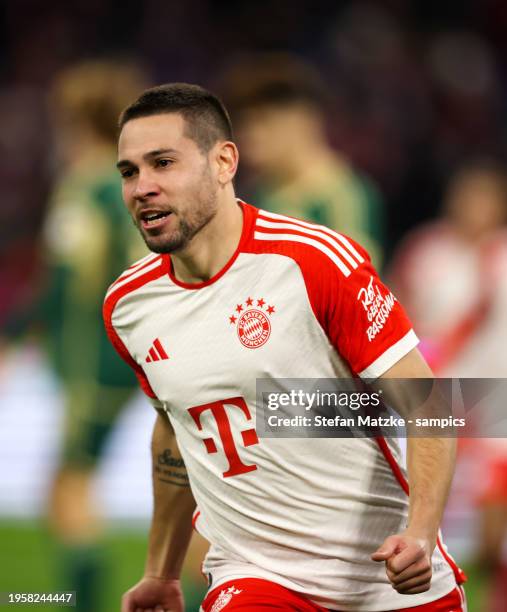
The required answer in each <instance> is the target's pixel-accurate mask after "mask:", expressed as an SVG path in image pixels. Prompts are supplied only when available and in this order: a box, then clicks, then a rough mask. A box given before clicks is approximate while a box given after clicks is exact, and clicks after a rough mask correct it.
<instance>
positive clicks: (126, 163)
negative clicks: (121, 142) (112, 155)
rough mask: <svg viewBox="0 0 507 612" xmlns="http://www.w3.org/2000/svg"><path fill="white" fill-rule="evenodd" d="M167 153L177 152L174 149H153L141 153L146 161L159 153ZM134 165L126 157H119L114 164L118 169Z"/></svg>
mask: <svg viewBox="0 0 507 612" xmlns="http://www.w3.org/2000/svg"><path fill="white" fill-rule="evenodd" d="M167 153H169V154H173V153H177V151H176V149H154V150H153V151H148V153H145V154H144V155H143V159H144V160H146V161H148V160H150V159H153V158H154V157H158V156H159V155H166V154H167ZM134 165H135V164H133V163H132V162H131V161H129V160H128V159H120V161H119V162H118V163H117V164H116V167H117V168H118V169H120V168H125V167H126V166H134Z"/></svg>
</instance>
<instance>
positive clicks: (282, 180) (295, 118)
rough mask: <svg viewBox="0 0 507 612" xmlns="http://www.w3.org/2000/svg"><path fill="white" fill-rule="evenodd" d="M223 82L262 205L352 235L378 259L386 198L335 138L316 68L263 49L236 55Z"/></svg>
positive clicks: (253, 187)
mask: <svg viewBox="0 0 507 612" xmlns="http://www.w3.org/2000/svg"><path fill="white" fill-rule="evenodd" d="M221 88H222V89H223V98H224V99H225V100H226V102H227V106H228V107H229V109H230V111H231V114H232V116H233V118H234V126H235V133H236V137H237V141H238V143H239V146H240V148H241V157H242V163H243V167H246V168H247V169H248V171H249V172H248V174H249V176H250V178H251V180H250V181H248V182H247V184H245V187H246V188H247V189H249V187H251V189H249V190H250V191H251V193H252V196H253V197H254V199H255V202H256V204H257V205H259V206H260V207H261V208H265V209H266V210H269V211H271V212H275V213H279V214H284V215H290V216H291V217H299V218H301V219H304V220H307V221H313V222H316V223H319V224H323V225H326V226H327V227H330V228H332V229H334V230H336V231H339V232H342V233H344V234H347V235H348V236H351V237H352V238H354V240H357V241H358V242H359V243H360V244H361V245H362V246H364V247H365V248H366V249H367V250H368V253H369V255H370V257H372V259H373V261H375V262H376V263H377V265H378V264H379V263H380V261H381V259H382V246H383V245H382V242H383V238H384V236H383V229H384V228H383V225H384V219H383V216H384V209H383V205H382V202H381V200H380V198H379V195H378V193H377V191H376V189H375V187H374V185H373V184H372V182H371V181H370V180H367V179H366V177H364V176H362V175H361V174H360V173H358V172H357V171H356V169H354V168H353V167H352V166H351V165H350V163H349V161H348V160H347V159H346V157H345V156H344V155H343V154H342V153H341V152H336V151H335V150H334V149H333V148H332V147H331V145H330V144H329V140H328V137H327V133H326V132H327V121H326V113H325V110H326V107H327V106H329V104H327V99H326V98H327V95H326V94H327V91H328V89H326V87H325V84H324V83H323V82H322V80H321V77H320V75H319V74H318V73H317V72H316V71H315V70H314V69H313V67H312V66H310V65H309V64H307V63H306V62H304V61H302V60H300V59H299V58H297V57H295V56H291V55H289V54H279V53H269V54H261V55H257V56H253V57H251V58H247V59H245V60H243V61H238V62H235V64H234V67H233V69H231V70H230V71H229V72H228V73H227V74H226V75H225V76H224V78H223V79H222V84H221ZM325 92H326V93H325ZM334 115H336V110H334ZM309 159H311V160H312V163H311V164H309V163H308V160H309Z"/></svg>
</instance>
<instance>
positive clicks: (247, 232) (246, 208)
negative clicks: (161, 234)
mask: <svg viewBox="0 0 507 612" xmlns="http://www.w3.org/2000/svg"><path fill="white" fill-rule="evenodd" d="M238 204H239V205H240V206H241V209H242V211H243V229H242V231H241V238H240V239H239V243H238V246H237V247H236V250H235V251H234V253H233V254H232V256H231V258H230V259H229V261H228V262H227V263H226V264H225V266H224V267H223V268H222V269H221V270H219V271H218V272H217V273H216V274H215V275H214V276H212V277H211V278H210V279H208V280H207V281H203V282H201V283H184V282H183V281H180V280H178V279H177V278H176V276H175V275H174V270H173V265H172V262H171V256H170V255H169V254H165V255H163V256H162V257H163V259H164V263H163V264H162V265H163V266H165V269H166V271H167V274H168V275H169V278H170V279H171V280H172V282H173V283H174V284H175V285H178V287H182V288H183V289H203V288H204V287H208V286H209V285H212V284H213V283H216V282H217V280H219V279H220V278H221V277H222V276H223V275H224V274H225V273H226V272H227V270H229V268H230V267H231V266H232V264H233V263H234V262H235V261H236V259H237V257H238V255H239V254H240V253H241V251H242V250H243V249H244V246H245V244H246V243H247V242H248V240H249V239H250V237H251V234H252V230H253V226H254V223H255V217H256V215H257V208H254V207H253V206H250V204H246V203H245V202H242V201H241V200H238Z"/></svg>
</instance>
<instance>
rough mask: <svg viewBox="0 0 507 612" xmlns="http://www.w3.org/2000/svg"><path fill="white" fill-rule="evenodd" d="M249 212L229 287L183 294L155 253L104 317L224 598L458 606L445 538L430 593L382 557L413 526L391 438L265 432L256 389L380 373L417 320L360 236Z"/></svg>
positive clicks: (196, 287)
mask: <svg viewBox="0 0 507 612" xmlns="http://www.w3.org/2000/svg"><path fill="white" fill-rule="evenodd" d="M241 206H242V210H243V215H244V222H243V232H242V236H241V239H240V243H239V245H238V248H237V250H236V252H235V253H234V255H233V256H232V258H231V259H230V261H229V262H228V263H227V265H226V266H225V267H224V268H223V269H222V270H221V271H220V272H219V273H218V274H217V275H216V276H214V277H213V278H211V279H210V280H209V281H207V282H203V283H199V284H186V283H182V282H180V281H178V280H177V279H176V278H175V276H174V273H173V271H172V266H171V258H170V256H169V255H150V256H148V257H147V258H145V259H143V260H141V261H140V262H139V263H138V264H136V265H134V266H132V267H131V268H130V269H129V270H127V271H126V272H125V273H124V274H123V275H122V276H121V277H120V278H119V279H118V280H117V281H116V282H115V283H114V284H113V285H112V286H111V288H110V290H109V292H108V294H107V296H106V301H105V306H104V315H105V321H106V327H107V330H108V333H109V336H110V338H111V340H112V342H113V344H114V345H115V346H116V348H117V349H118V351H119V353H120V354H121V355H122V357H123V358H124V359H125V360H126V361H127V362H128V363H130V365H131V366H132V367H133V368H134V370H135V372H136V373H137V376H138V378H139V380H140V383H141V386H142V388H143V390H144V391H145V392H146V394H147V395H148V396H149V397H150V398H151V399H152V401H153V402H154V403H155V405H157V406H159V407H163V409H164V410H165V411H166V412H167V414H168V416H169V419H170V421H171V423H172V425H173V427H174V430H175V433H176V437H177V440H178V444H179V447H180V450H181V453H182V456H183V458H184V461H185V464H186V468H187V471H188V476H189V480H190V484H191V488H192V492H193V495H194V497H195V500H196V502H197V505H198V511H197V512H196V514H195V519H196V520H195V523H196V528H197V529H198V530H199V531H200V532H201V533H202V534H203V535H204V536H205V537H206V538H207V539H208V540H209V541H210V543H211V547H210V551H209V553H208V555H207V557H206V560H205V563H204V571H205V572H206V574H208V575H209V576H210V580H211V587H212V588H215V587H217V586H219V585H220V584H221V583H223V582H225V581H227V580H231V579H236V578H241V577H258V578H264V579H267V580H271V581H273V582H276V583H279V584H281V585H283V586H285V587H287V588H289V589H292V590H294V591H297V592H299V593H302V594H304V595H306V596H307V597H308V598H310V599H311V600H312V601H314V602H315V603H318V604H320V605H322V606H324V607H327V608H331V609H339V610H343V611H352V610H354V611H363V610H364V611H376V610H391V609H397V608H402V607H407V606H415V605H419V604H422V603H426V602H428V601H432V600H435V599H438V598H440V597H442V596H444V595H446V594H447V593H449V592H450V591H452V589H453V588H454V587H455V586H456V581H462V573H461V571H460V570H459V569H458V568H457V567H456V565H455V564H454V562H453V561H452V559H451V558H450V556H449V555H448V553H447V552H446V550H445V548H444V546H443V544H442V543H441V542H440V541H439V544H438V546H437V548H436V550H435V553H434V555H433V571H434V576H433V582H432V588H431V590H430V591H429V592H427V593H422V594H419V595H412V596H406V595H399V594H398V593H397V592H396V591H394V590H393V588H392V587H391V586H390V584H389V582H388V580H387V577H386V574H385V565H384V564H383V563H380V564H379V563H375V562H373V561H371V560H370V555H371V553H372V552H374V551H375V550H376V549H377V548H378V546H379V545H380V544H381V543H382V542H383V541H384V539H385V538H386V537H387V536H389V535H392V534H395V533H398V532H400V531H402V530H403V529H404V528H405V526H406V521H407V509H408V498H407V492H408V487H407V483H406V476H405V472H404V469H403V468H402V467H400V466H399V465H400V459H401V457H400V451H399V448H398V446H397V444H396V443H395V442H394V441H393V440H389V441H387V440H385V439H372V438H340V439H336V438H332V439H330V438H325V439H322V438H321V439H315V438H300V439H287V438H285V439H284V438H259V437H258V435H257V433H256V429H255V423H256V420H255V419H256V380H257V379H261V378H276V379H284V378H343V377H351V376H354V375H360V376H362V377H367V378H376V377H378V376H381V375H382V374H383V373H384V372H385V371H386V370H388V369H389V368H390V367H391V366H392V365H394V364H395V363H396V362H397V361H398V360H399V359H400V358H401V357H403V356H404V355H405V354H406V353H408V352H409V351H410V350H411V349H412V348H414V347H415V346H416V344H417V338H416V336H415V334H414V332H413V331H412V329H411V325H410V322H409V321H408V319H407V317H406V315H405V314H404V312H403V310H402V308H401V306H400V305H399V303H398V302H397V301H396V299H395V298H394V296H392V294H391V293H390V291H389V290H388V289H387V288H386V287H385V286H384V285H383V284H382V283H381V281H380V280H379V279H378V277H377V275H376V273H375V270H374V269H373V267H372V265H371V263H370V260H369V257H368V255H367V254H366V252H365V251H364V250H363V249H362V248H361V247H360V246H358V245H357V244H356V243H354V242H353V241H352V240H350V239H349V238H346V237H344V236H342V235H340V234H337V233H336V232H333V231H332V230H329V229H327V228H324V227H323V226H318V225H314V224H310V223H306V222H303V221H299V220H296V219H292V218H289V217H284V216H280V215H275V214H272V213H268V212H265V211H262V210H258V209H256V208H254V207H252V206H249V205H247V204H244V203H241ZM288 391H290V389H288Z"/></svg>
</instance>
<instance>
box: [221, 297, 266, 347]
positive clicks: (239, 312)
mask: <svg viewBox="0 0 507 612" xmlns="http://www.w3.org/2000/svg"><path fill="white" fill-rule="evenodd" d="M274 312H275V307H274V306H271V305H270V304H267V302H265V301H264V299H263V298H260V299H258V300H254V299H253V298H251V297H249V298H247V299H246V300H245V301H244V302H242V303H241V304H238V305H237V306H236V308H235V314H233V315H231V316H230V317H229V322H230V324H231V325H234V326H235V327H236V331H237V333H238V338H239V341H240V342H241V344H242V345H243V346H246V348H249V349H255V348H259V347H260V346H262V345H263V344H266V342H267V341H268V339H269V336H270V335H271V322H270V317H271V316H272V315H273V313H274Z"/></svg>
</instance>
